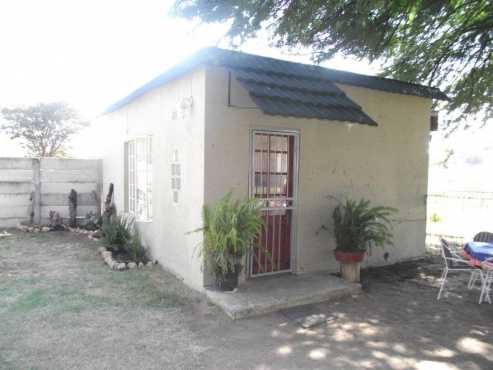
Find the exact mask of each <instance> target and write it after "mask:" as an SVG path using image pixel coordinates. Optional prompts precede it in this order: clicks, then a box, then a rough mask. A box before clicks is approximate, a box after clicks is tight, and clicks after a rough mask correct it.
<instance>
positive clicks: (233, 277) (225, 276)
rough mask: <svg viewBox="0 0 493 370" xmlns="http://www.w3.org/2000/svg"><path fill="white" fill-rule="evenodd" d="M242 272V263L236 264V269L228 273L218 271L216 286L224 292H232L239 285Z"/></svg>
mask: <svg viewBox="0 0 493 370" xmlns="http://www.w3.org/2000/svg"><path fill="white" fill-rule="evenodd" d="M240 272H241V265H240V266H236V268H235V271H228V272H227V273H216V288H217V289H219V290H221V291H223V292H230V291H232V290H235V289H236V288H237V287H238V278H239V275H240Z"/></svg>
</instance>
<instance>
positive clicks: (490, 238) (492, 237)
mask: <svg viewBox="0 0 493 370" xmlns="http://www.w3.org/2000/svg"><path fill="white" fill-rule="evenodd" d="M473 241H475V242H484V243H493V233H490V232H488V231H481V232H480V233H477V234H476V235H474V239H473Z"/></svg>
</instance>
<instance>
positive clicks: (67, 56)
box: [0, 0, 378, 156]
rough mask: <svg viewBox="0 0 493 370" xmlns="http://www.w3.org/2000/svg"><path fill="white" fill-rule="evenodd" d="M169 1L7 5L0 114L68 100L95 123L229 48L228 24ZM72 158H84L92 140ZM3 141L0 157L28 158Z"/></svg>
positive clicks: (356, 65)
mask: <svg viewBox="0 0 493 370" xmlns="http://www.w3.org/2000/svg"><path fill="white" fill-rule="evenodd" d="M172 4H173V1H168V0H140V1H137V0H84V1H80V0H79V1H76V0H2V1H1V2H0V46H1V48H2V53H1V57H0V108H1V107H4V106H12V105H27V104H33V103H37V102H49V101H60V100H63V101H67V102H68V103H70V104H71V105H73V106H74V107H75V108H76V109H78V110H79V111H80V112H81V113H82V114H83V116H85V117H86V118H88V119H90V118H92V117H94V116H96V115H97V114H98V113H99V112H101V111H102V110H103V109H104V108H106V107H107V106H108V105H110V104H111V103H112V102H114V101H116V100H118V99H120V98H122V97H123V96H125V95H127V94H128V93H130V92H131V91H132V90H134V89H135V88H137V87H139V86H140V85H142V84H143V83H145V82H147V81H148V80H150V79H151V78H153V77H155V76H156V75H158V74H160V73H162V72H163V71H165V70H166V69H167V68H169V67H170V66H172V65H174V64H175V63H177V62H179V61H180V60H181V59H183V58H185V57H186V56H188V55H189V54H191V53H193V52H194V51H196V50H198V49H200V48H202V47H206V46H211V45H215V46H221V47H226V48H227V47H229V44H228V42H227V40H225V39H224V37H223V35H224V33H225V30H226V27H225V26H224V25H220V24H215V25H202V26H198V25H197V24H195V23H193V22H190V21H186V20H183V19H175V18H170V17H168V10H169V8H170V6H171V5H172ZM240 50H242V51H246V52H251V53H256V54H262V55H267V56H273V57H280V58H284V59H289V60H295V61H301V62H309V58H308V57H300V56H298V57H294V56H289V55H286V54H282V53H281V52H280V51H279V50H274V49H272V48H269V47H268V42H267V41H266V40H265V39H258V40H252V41H250V42H248V43H247V44H245V45H243V46H242V47H241V49H240ZM324 65H326V66H329V67H332V68H338V69H344V70H350V71H354V72H359V73H366V74H375V73H377V72H378V69H377V68H372V67H370V66H369V65H368V64H367V63H365V62H358V61H355V60H348V59H342V58H336V59H334V60H332V61H330V62H328V63H325V64H324ZM83 136H84V135H81V137H79V138H78V139H76V140H74V142H73V145H72V148H73V150H72V152H71V153H72V154H73V155H78V156H84V155H85V152H84V147H85V142H86V140H85V139H84V138H83ZM23 155H24V153H23V151H22V150H21V149H20V147H19V145H18V144H17V143H16V142H13V141H10V140H8V138H6V137H5V136H3V137H2V136H0V156H23Z"/></svg>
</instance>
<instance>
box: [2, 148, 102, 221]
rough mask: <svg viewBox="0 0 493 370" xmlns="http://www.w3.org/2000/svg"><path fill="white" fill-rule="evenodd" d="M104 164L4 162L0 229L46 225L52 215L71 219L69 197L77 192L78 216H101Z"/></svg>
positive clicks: (51, 160) (47, 160) (43, 160)
mask: <svg viewBox="0 0 493 370" xmlns="http://www.w3.org/2000/svg"><path fill="white" fill-rule="evenodd" d="M101 171H102V166H101V161H100V160H89V159H59V158H41V159H37V158H0V227H14V226H16V225H17V224H18V223H20V222H26V221H29V220H32V221H33V222H34V223H37V224H38V223H40V224H45V223H47V222H48V220H49V213H50V211H55V212H58V213H59V214H60V216H61V217H62V218H64V219H65V218H68V204H69V203H68V195H69V192H70V190H71V189H74V190H75V191H77V194H78V199H77V216H78V217H84V216H85V215H86V214H87V213H88V212H95V213H97V214H99V213H100V212H101V201H100V199H101V178H102V173H101Z"/></svg>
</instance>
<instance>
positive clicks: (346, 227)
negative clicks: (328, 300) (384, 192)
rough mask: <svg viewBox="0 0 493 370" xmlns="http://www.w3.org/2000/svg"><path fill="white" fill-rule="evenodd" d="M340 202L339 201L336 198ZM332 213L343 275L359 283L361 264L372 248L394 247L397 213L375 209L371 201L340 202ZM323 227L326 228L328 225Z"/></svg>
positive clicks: (387, 208)
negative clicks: (392, 218) (393, 224)
mask: <svg viewBox="0 0 493 370" xmlns="http://www.w3.org/2000/svg"><path fill="white" fill-rule="evenodd" d="M336 200H337V199H336ZM337 202H338V205H337V206H336V207H335V208H334V211H333V213H332V220H333V227H334V236H335V240H336V249H335V251H334V253H335V258H336V260H337V261H339V262H340V264H341V275H342V277H343V278H344V279H346V280H349V281H359V279H360V262H361V261H362V260H363V258H364V255H365V253H366V251H367V250H368V248H369V247H371V246H377V247H384V246H385V245H386V244H389V245H392V236H393V235H392V220H391V217H392V215H394V214H395V213H396V212H397V210H396V209H395V208H391V207H384V206H372V205H371V203H370V201H369V200H366V199H361V200H359V201H354V200H351V199H346V200H345V201H344V202H342V201H339V200H337ZM322 228H324V229H326V227H325V226H322Z"/></svg>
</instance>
